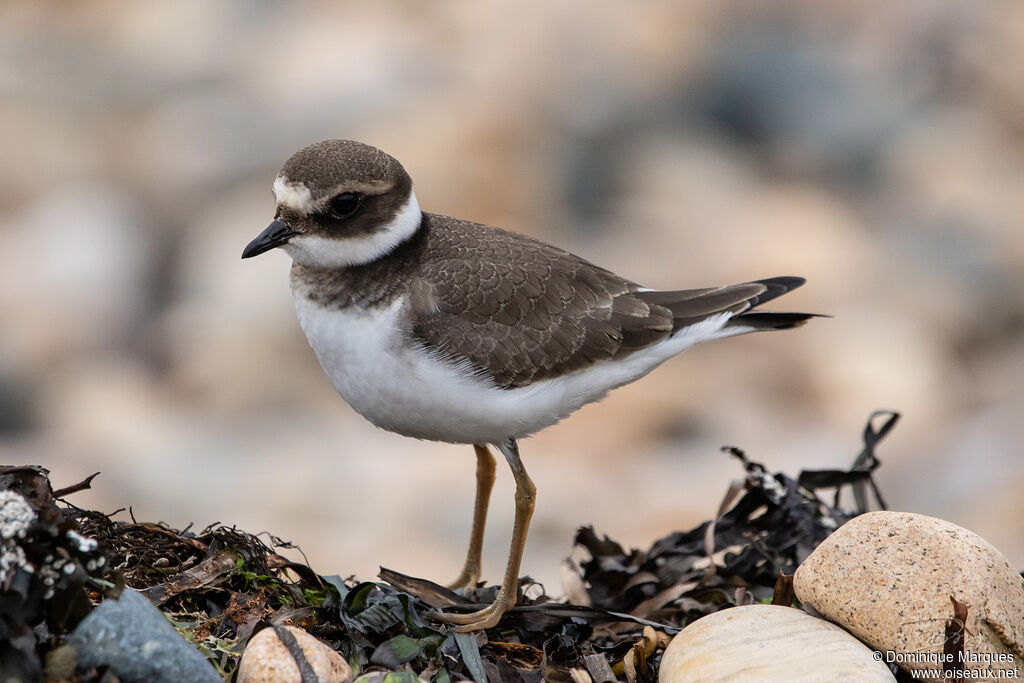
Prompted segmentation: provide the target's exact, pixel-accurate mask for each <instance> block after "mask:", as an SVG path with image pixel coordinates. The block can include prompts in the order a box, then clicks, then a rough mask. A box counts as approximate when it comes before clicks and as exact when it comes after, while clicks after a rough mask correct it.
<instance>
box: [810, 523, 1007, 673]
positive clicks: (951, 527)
mask: <svg viewBox="0 0 1024 683" xmlns="http://www.w3.org/2000/svg"><path fill="white" fill-rule="evenodd" d="M793 587H794V590H795V591H796V596H797V597H798V598H799V599H800V601H801V602H803V603H804V604H809V605H811V606H812V607H813V608H814V609H815V610H817V611H818V612H819V613H820V614H822V615H823V616H825V617H826V618H828V619H830V620H832V621H834V622H835V623H837V624H839V625H840V626H842V627H843V628H845V629H847V630H848V631H850V632H851V633H853V634H854V635H856V636H857V637H858V638H860V639H862V640H863V641H864V642H866V643H868V644H869V645H871V647H873V648H874V649H875V650H877V651H879V652H881V653H883V656H884V657H885V658H886V659H887V660H889V659H896V660H898V661H896V662H895V663H897V664H899V665H900V666H901V667H902V668H903V669H905V670H908V671H909V670H910V669H912V668H917V667H919V666H924V667H928V666H930V665H932V664H933V663H934V662H935V661H936V660H937V658H938V657H940V656H941V655H942V653H943V644H944V639H945V623H946V621H947V620H949V619H950V618H951V617H952V616H953V604H952V602H951V600H950V598H951V597H952V598H955V599H956V600H957V601H959V602H961V603H964V604H965V605H966V606H967V638H966V644H965V651H966V653H968V655H969V657H970V658H969V659H968V661H966V662H965V669H968V670H975V669H977V670H985V669H989V668H991V669H992V670H993V671H1003V672H1010V671H1012V672H1015V674H1016V675H1015V676H1013V675H1011V674H1008V673H1003V674H997V675H998V676H1000V677H1003V678H1005V677H1007V676H1010V677H1016V678H1020V677H1021V671H1022V665H1024V579H1022V578H1021V576H1020V574H1019V573H1018V572H1017V570H1016V569H1014V568H1013V567H1012V566H1011V565H1010V562H1009V561H1008V560H1007V559H1006V557H1005V556H1003V554H1002V553H1000V552H999V551H998V550H997V549H996V548H995V547H993V546H992V545H991V544H990V543H989V542H988V541H986V540H985V539H983V538H981V537H980V536H978V535H977V534H975V533H973V532H971V531H968V530H967V529H964V528H962V527H959V526H957V525H955V524H952V523H950V522H946V521H944V520H941V519H935V518H934V517H927V516H925V515H919V514H913V513H907V512H891V511H883V512H871V513H868V514H864V515H861V516H859V517H856V518H854V519H852V520H850V521H849V522H847V523H846V524H844V525H843V526H842V527H840V528H839V529H837V530H836V532H835V533H833V534H832V535H831V536H829V537H828V538H827V539H825V541H824V542H823V543H822V544H821V545H819V546H818V547H817V548H816V549H815V550H814V552H812V553H811V554H810V555H809V556H808V557H807V559H806V560H804V562H803V563H802V564H801V565H800V567H799V568H798V569H797V571H796V575H795V577H794V580H793ZM938 663H939V667H940V668H941V666H942V662H941V660H939V662H938ZM919 678H921V679H922V680H932V679H929V678H928V677H927V676H919ZM935 680H938V679H935Z"/></svg>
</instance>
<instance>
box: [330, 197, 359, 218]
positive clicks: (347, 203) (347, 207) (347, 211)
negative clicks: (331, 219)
mask: <svg viewBox="0 0 1024 683" xmlns="http://www.w3.org/2000/svg"><path fill="white" fill-rule="evenodd" d="M362 201H363V198H362V196H360V195H358V194H356V193H355V192H342V193H341V194H339V195H338V196H336V197H335V198H334V199H332V200H331V211H332V212H333V213H334V215H335V216H337V217H338V218H347V217H348V216H351V215H352V214H354V213H355V212H356V211H357V210H358V209H359V204H360V203H361V202H362Z"/></svg>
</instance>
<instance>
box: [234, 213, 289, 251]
mask: <svg viewBox="0 0 1024 683" xmlns="http://www.w3.org/2000/svg"><path fill="white" fill-rule="evenodd" d="M297 234H298V233H297V232H295V231H294V230H292V229H291V228H289V227H288V226H287V225H285V223H284V221H278V220H275V221H274V222H272V223H271V224H270V225H268V226H267V229H266V230H264V231H263V232H261V233H260V234H259V235H257V236H256V239H254V240H253V241H252V242H249V244H247V245H246V246H245V249H243V250H242V258H249V257H251V256H259V255H260V254H262V253H263V252H265V251H270V250H271V249H273V248H274V247H279V246H281V245H282V244H286V243H287V242H288V240H289V239H291V238H292V237H294V236H295V235H297Z"/></svg>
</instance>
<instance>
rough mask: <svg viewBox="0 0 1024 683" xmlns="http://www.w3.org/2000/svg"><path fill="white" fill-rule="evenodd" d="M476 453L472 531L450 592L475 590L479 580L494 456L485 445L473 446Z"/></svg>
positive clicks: (492, 479)
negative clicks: (459, 572) (461, 589)
mask: <svg viewBox="0 0 1024 683" xmlns="http://www.w3.org/2000/svg"><path fill="white" fill-rule="evenodd" d="M473 450H475V451H476V501H475V502H474V504H473V531H472V533H471V534H470V536H469V550H468V551H466V563H465V564H464V565H463V567H462V573H461V574H459V577H458V578H457V579H455V580H454V581H452V582H451V583H450V584H448V588H449V589H450V590H453V591H455V590H459V589H460V588H476V584H477V581H479V580H480V553H481V550H482V549H483V545H484V527H485V526H486V525H487V506H488V504H489V503H490V500H491V489H493V488H494V456H493V455H492V454H491V451H490V450H489V449H488V448H487V446H486V444H473Z"/></svg>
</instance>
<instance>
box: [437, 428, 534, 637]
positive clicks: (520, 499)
mask: <svg viewBox="0 0 1024 683" xmlns="http://www.w3.org/2000/svg"><path fill="white" fill-rule="evenodd" d="M495 445H497V447H498V450H500V451H501V454H502V455H504V456H505V459H506V460H507V461H508V465H509V467H510V468H512V476H513V477H515V481H516V517H515V522H514V524H513V526H512V546H511V548H509V553H508V564H507V565H506V566H505V578H504V580H503V581H502V582H501V588H500V589H498V595H497V596H495V598H494V602H493V603H491V604H490V605H488V606H487V607H485V608H483V609H482V610H480V611H478V612H470V613H469V614H450V613H443V612H435V613H434V614H433V615H431V616H432V617H433V618H434V619H437V620H438V621H442V622H444V623H447V624H455V625H456V628H455V631H456V632H458V633H469V632H471V631H478V630H481V629H486V628H491V627H493V626H495V625H497V623H498V622H499V621H501V617H502V615H503V614H505V612H507V611H509V610H510V609H512V607H514V606H515V604H516V597H517V593H518V591H519V565H520V563H521V562H522V560H523V548H524V547H525V546H526V534H527V532H528V531H529V529H530V518H531V517H533V507H534V501H535V500H536V498H537V487H536V486H534V485H533V481H531V480H530V476H529V475H528V474H527V473H526V468H524V467H523V463H522V461H521V460H520V459H519V446H518V445H517V444H516V440H515V439H509V440H508V441H506V442H505V443H503V444H495Z"/></svg>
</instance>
